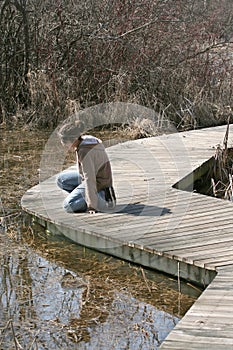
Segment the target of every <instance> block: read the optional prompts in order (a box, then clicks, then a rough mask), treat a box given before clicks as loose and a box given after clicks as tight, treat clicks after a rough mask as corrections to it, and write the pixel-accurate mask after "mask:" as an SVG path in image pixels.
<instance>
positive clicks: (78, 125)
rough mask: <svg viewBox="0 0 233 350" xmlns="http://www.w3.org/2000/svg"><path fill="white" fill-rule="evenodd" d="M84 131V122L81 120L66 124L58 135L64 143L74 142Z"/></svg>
mask: <svg viewBox="0 0 233 350" xmlns="http://www.w3.org/2000/svg"><path fill="white" fill-rule="evenodd" d="M82 131H83V124H82V122H80V121H76V122H75V124H70V123H67V124H64V125H62V126H61V128H60V129H59V130H58V136H59V137H60V139H61V141H62V142H63V143H67V142H71V143H72V142H74V141H75V140H76V139H79V138H80V137H81V134H82Z"/></svg>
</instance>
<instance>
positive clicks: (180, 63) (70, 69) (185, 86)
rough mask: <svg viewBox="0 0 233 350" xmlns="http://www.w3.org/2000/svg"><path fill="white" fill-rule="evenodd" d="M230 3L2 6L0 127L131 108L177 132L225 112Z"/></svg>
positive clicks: (6, 0) (104, 1)
mask: <svg viewBox="0 0 233 350" xmlns="http://www.w3.org/2000/svg"><path fill="white" fill-rule="evenodd" d="M232 22H233V14H232V4H231V0H216V1H211V0H198V1H197V0H188V1H187V0H186V1H182V0H180V1H174V0H166V1H161V0H150V1H148V0H135V1H132V0H117V1H114V2H113V1H110V0H99V1H90V0H88V1H86V0H85V1H84V0H81V1H78V2H76V1H73V0H66V1H60V0H58V1H48V0H43V1H36V0H25V1H21V0H12V1H10V0H3V1H1V2H0V62H1V65H0V122H1V123H3V125H12V124H15V123H20V124H22V123H23V124H27V125H31V126H38V125H41V126H48V125H49V126H53V127H54V126H55V125H57V123H58V122H59V121H61V120H63V119H64V118H66V117H67V116H69V115H70V114H71V113H73V112H75V111H77V110H79V109H80V108H82V109H83V108H85V107H87V106H91V105H94V104H98V103H102V102H115V101H122V102H133V103H138V104H141V105H143V106H147V107H150V108H153V109H155V110H156V111H157V112H158V113H165V114H166V117H167V118H168V119H170V120H172V121H173V122H174V123H175V125H176V126H178V128H181V129H182V128H190V127H197V126H208V125H213V124H220V123H224V122H225V121H226V119H227V118H228V117H229V116H231V115H232V75H231V70H232Z"/></svg>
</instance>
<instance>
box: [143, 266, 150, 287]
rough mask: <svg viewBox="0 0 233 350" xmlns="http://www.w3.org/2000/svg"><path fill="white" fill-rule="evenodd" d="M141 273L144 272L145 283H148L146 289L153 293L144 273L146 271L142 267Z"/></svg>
mask: <svg viewBox="0 0 233 350" xmlns="http://www.w3.org/2000/svg"><path fill="white" fill-rule="evenodd" d="M141 272H142V276H143V278H144V281H145V283H146V287H147V289H148V290H149V292H150V293H151V288H150V286H149V284H148V282H147V278H146V275H145V272H144V270H143V268H142V267H141Z"/></svg>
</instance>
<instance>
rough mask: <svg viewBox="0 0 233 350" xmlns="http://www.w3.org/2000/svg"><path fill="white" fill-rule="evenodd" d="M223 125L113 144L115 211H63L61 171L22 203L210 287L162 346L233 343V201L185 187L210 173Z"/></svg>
mask: <svg viewBox="0 0 233 350" xmlns="http://www.w3.org/2000/svg"><path fill="white" fill-rule="evenodd" d="M225 131H226V126H221V127H215V128H208V129H202V130H197V131H189V132H184V133H179V134H178V133H176V134H171V135H163V136H159V137H153V138H148V139H142V140H137V141H131V142H126V143H122V144H118V145H115V146H112V147H110V148H109V149H108V153H109V155H110V158H111V161H112V165H113V173H114V184H115V188H116V193H117V200H118V204H117V207H116V209H115V210H114V212H112V213H98V214H96V215H93V216H92V215H88V214H85V213H84V214H67V213H65V212H64V211H63V209H62V201H63V199H64V196H65V194H64V193H63V191H61V190H59V189H58V188H57V187H56V184H55V176H52V177H49V178H48V179H47V180H45V181H43V182H41V183H40V184H39V185H37V186H35V187H33V188H31V189H30V190H28V191H27V192H26V193H25V195H24V196H23V198H22V207H23V209H24V210H25V211H26V212H28V213H30V214H31V215H33V216H34V217H35V218H36V220H37V221H39V222H40V223H41V224H42V225H43V226H45V227H46V228H47V229H48V230H50V231H51V232H54V233H58V234H61V233H62V234H64V235H66V236H67V237H69V238H71V239H72V240H74V241H76V242H78V243H79V244H82V245H84V246H88V247H91V248H94V249H96V250H99V251H101V252H105V253H107V254H111V255H114V256H117V257H120V258H122V259H126V260H128V261H132V262H135V263H139V264H142V265H143V266H146V267H150V268H154V269H157V270H159V271H162V272H166V273H169V274H172V275H174V276H180V277H182V278H185V279H186V280H189V281H193V282H196V283H199V284H201V285H203V286H207V285H208V287H207V288H206V289H205V291H204V292H203V293H202V295H201V296H200V297H199V299H198V300H197V301H196V303H195V304H194V305H193V306H192V307H191V309H190V310H189V311H188V312H187V314H186V315H185V316H184V318H183V319H182V320H181V321H180V322H179V323H178V325H177V326H176V327H175V328H174V330H173V331H172V332H171V333H170V334H169V335H168V337H167V339H166V340H165V341H164V342H163V344H162V346H161V349H177V350H178V349H179V350H181V349H185V350H187V349H211V350H212V349H225V350H226V349H233V332H232V330H233V225H232V223H233V218H232V215H233V205H232V203H231V202H229V201H223V200H219V199H215V198H211V197H207V196H204V195H200V194H198V193H195V192H192V191H190V192H188V191H183V189H184V188H186V187H188V186H189V185H191V184H192V182H193V179H194V178H196V177H198V176H199V175H200V174H203V173H205V171H206V169H207V166H208V164H210V159H211V157H213V156H214V155H215V148H216V147H217V145H218V144H222V143H223V139H224V136H225ZM232 131H233V126H231V128H230V137H229V142H230V141H231V132H232ZM48 166H49V165H48ZM181 179H183V180H182V181H181V182H180V183H179V184H178V185H177V186H176V188H174V184H177V183H178V182H179V181H180V180H181Z"/></svg>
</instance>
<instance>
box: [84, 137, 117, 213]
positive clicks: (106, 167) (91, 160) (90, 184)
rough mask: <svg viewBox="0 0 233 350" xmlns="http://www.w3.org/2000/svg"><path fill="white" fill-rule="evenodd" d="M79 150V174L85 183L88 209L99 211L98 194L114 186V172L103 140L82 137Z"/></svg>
mask: <svg viewBox="0 0 233 350" xmlns="http://www.w3.org/2000/svg"><path fill="white" fill-rule="evenodd" d="M82 139H83V141H82V142H81V143H80V145H79V147H78V148H77V156H78V166H79V173H80V175H81V176H82V178H83V181H84V183H85V189H86V191H85V196H86V198H85V199H86V203H87V207H88V209H97V206H98V197H97V192H99V191H101V190H102V189H104V188H106V187H110V186H112V170H111V165H110V161H109V158H108V155H107V153H106V150H105V147H104V145H103V144H102V142H101V140H99V139H97V138H96V137H94V136H91V135H84V136H82Z"/></svg>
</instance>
